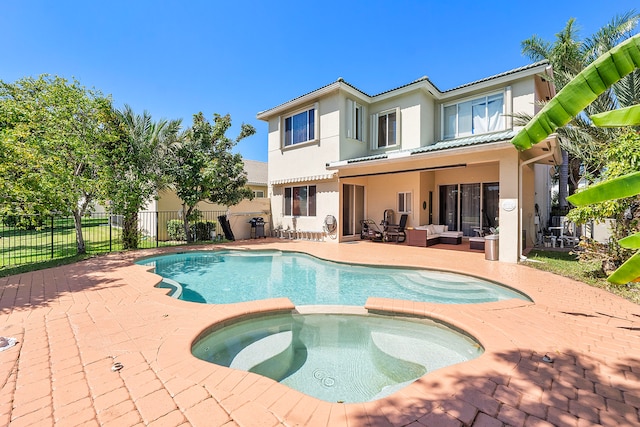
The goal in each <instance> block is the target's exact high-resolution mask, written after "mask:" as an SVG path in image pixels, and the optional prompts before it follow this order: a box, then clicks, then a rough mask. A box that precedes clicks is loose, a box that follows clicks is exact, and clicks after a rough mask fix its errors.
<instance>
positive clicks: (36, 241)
mask: <svg viewBox="0 0 640 427" xmlns="http://www.w3.org/2000/svg"><path fill="white" fill-rule="evenodd" d="M224 214H225V212H221V211H206V212H200V218H199V219H198V220H197V221H192V222H190V224H189V232H190V234H191V237H192V238H193V240H195V241H210V240H218V239H221V235H222V227H220V224H219V223H218V216H220V215H224ZM122 223H123V217H122V216H121V215H113V214H109V213H92V214H91V215H87V216H85V217H83V218H82V235H83V238H84V243H85V248H86V251H87V253H89V254H99V253H107V252H112V251H118V250H121V249H122ZM138 233H139V244H138V247H139V248H141V249H143V248H154V247H159V246H170V245H180V244H184V243H185V242H186V235H185V232H184V223H183V221H182V217H181V215H180V213H179V212H176V211H165V212H139V213H138ZM77 247H78V246H77V241H76V230H75V222H74V220H73V216H63V215H4V216H0V268H2V267H8V266H16V265H20V264H29V263H35V262H42V261H47V260H51V259H57V258H67V257H71V256H74V255H76V254H77Z"/></svg>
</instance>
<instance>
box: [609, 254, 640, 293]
mask: <svg viewBox="0 0 640 427" xmlns="http://www.w3.org/2000/svg"><path fill="white" fill-rule="evenodd" d="M639 277H640V251H638V252H636V253H635V254H634V255H633V256H632V257H631V258H629V259H628V260H626V261H625V263H624V264H622V265H621V266H620V267H618V269H617V270H616V271H614V272H613V273H611V276H609V277H608V278H607V281H608V282H611V283H614V284H616V285H625V284H627V283H629V282H634V281H636V280H637V279H638V278H639Z"/></svg>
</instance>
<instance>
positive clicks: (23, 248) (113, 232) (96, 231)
mask: <svg viewBox="0 0 640 427" xmlns="http://www.w3.org/2000/svg"><path fill="white" fill-rule="evenodd" d="M82 230H83V236H84V240H85V245H86V248H87V252H88V253H89V254H97V253H104V252H108V251H110V250H119V249H121V244H120V229H119V228H117V227H110V226H109V221H108V218H106V217H104V218H90V217H86V218H83V219H82ZM76 252H77V244H76V232H75V227H74V223H73V219H72V218H58V219H55V220H54V221H53V223H50V222H49V223H46V224H42V227H39V229H35V230H24V229H20V228H15V227H1V228H0V267H7V266H15V265H19V264H25V263H37V262H42V261H47V260H51V259H58V258H67V257H70V256H74V255H75V254H76Z"/></svg>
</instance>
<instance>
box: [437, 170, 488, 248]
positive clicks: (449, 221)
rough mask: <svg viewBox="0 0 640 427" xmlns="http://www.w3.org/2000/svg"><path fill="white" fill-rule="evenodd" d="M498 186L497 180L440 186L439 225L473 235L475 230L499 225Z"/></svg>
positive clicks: (466, 234)
mask: <svg viewBox="0 0 640 427" xmlns="http://www.w3.org/2000/svg"><path fill="white" fill-rule="evenodd" d="M499 201H500V186H499V184H498V183H497V182H491V183H482V184H480V183H472V184H451V185H441V186H440V210H439V212H440V224H446V225H447V226H448V227H449V230H455V231H462V232H463V233H464V235H465V236H475V235H476V230H477V229H480V228H484V229H485V230H486V229H488V228H489V227H497V226H498V204H499Z"/></svg>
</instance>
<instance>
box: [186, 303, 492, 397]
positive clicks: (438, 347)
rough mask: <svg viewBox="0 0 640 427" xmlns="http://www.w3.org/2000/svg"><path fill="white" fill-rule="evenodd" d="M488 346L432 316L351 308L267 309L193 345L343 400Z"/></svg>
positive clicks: (208, 356)
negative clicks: (319, 311)
mask: <svg viewBox="0 0 640 427" xmlns="http://www.w3.org/2000/svg"><path fill="white" fill-rule="evenodd" d="M483 351H484V350H483V349H482V347H481V346H480V344H479V343H477V342H476V341H475V340H473V339H471V338H470V337H468V336H466V335H463V334H461V333H459V332H457V331H455V330H453V329H451V328H448V327H446V326H444V325H442V324H439V323H436V322H433V321H430V320H425V319H409V318H396V317H385V316H376V315H347V314H304V315H300V314H278V315H265V316H263V317H260V318H253V319H249V320H243V321H240V322H238V323H234V324H232V325H229V326H226V327H224V328H222V329H219V330H216V331H214V332H211V333H209V334H208V335H206V336H205V337H203V338H201V339H200V340H198V341H197V342H196V343H195V344H194V346H193V348H192V353H193V354H194V355H195V356H196V357H198V358H200V359H202V360H206V361H209V362H212V363H215V364H218V365H221V366H227V367H231V368H235V369H240V370H244V371H248V372H254V373H257V374H260V375H263V376H266V377H269V378H271V379H273V380H275V381H279V382H281V383H282V384H285V385H287V386H288V387H291V388H293V389H296V390H298V391H301V392H302V393H305V394H307V395H309V396H312V397H316V398H318V399H322V400H325V401H328V402H344V403H354V402H366V401H371V400H376V399H380V398H382V397H384V396H387V395H390V394H392V393H394V392H395V391H397V390H399V389H401V388H404V387H406V386H407V385H409V384H410V383H412V382H413V381H415V380H416V379H418V378H420V377H421V376H423V375H425V374H426V373H428V372H432V371H434V370H436V369H439V368H442V367H445V366H449V365H452V364H455V363H460V362H464V361H467V360H471V359H474V358H476V357H478V356H480V355H481V354H482V353H483Z"/></svg>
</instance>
